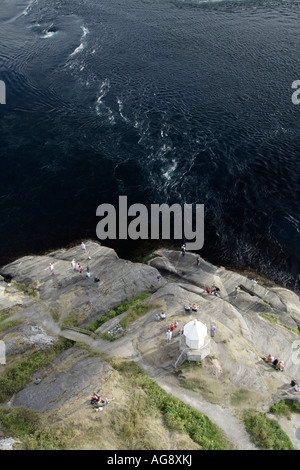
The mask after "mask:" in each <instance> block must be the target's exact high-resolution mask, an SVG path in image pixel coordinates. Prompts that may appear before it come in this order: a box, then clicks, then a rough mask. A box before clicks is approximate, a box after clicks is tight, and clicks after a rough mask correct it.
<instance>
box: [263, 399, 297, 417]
mask: <svg viewBox="0 0 300 470" xmlns="http://www.w3.org/2000/svg"><path fill="white" fill-rule="evenodd" d="M270 413H273V414H274V415H275V416H285V417H286V418H287V419H289V420H290V419H291V417H292V413H300V407H299V405H298V404H297V403H296V402H294V401H293V400H280V401H279V402H278V403H274V405H272V406H271V408H270Z"/></svg>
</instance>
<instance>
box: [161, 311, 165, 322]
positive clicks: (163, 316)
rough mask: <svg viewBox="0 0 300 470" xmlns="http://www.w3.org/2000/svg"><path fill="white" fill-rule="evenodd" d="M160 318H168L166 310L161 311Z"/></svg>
mask: <svg viewBox="0 0 300 470" xmlns="http://www.w3.org/2000/svg"><path fill="white" fill-rule="evenodd" d="M160 319H161V320H165V319H166V314H165V312H161V314H160Z"/></svg>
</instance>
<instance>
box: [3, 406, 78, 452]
mask: <svg viewBox="0 0 300 470" xmlns="http://www.w3.org/2000/svg"><path fill="white" fill-rule="evenodd" d="M0 424H1V429H2V431H4V432H5V434H6V435H7V436H14V439H15V440H20V441H21V443H22V444H21V448H22V450H67V449H68V445H69V442H70V439H71V437H72V430H71V429H68V430H66V429H55V430H54V429H52V428H51V427H50V426H49V425H47V424H46V422H45V421H44V419H43V417H42V416H41V415H40V414H39V413H37V412H35V411H33V410H29V409H27V408H24V407H17V408H6V407H0Z"/></svg>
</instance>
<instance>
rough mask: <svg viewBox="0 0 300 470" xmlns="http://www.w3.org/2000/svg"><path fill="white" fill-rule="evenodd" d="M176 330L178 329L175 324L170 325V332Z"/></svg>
mask: <svg viewBox="0 0 300 470" xmlns="http://www.w3.org/2000/svg"><path fill="white" fill-rule="evenodd" d="M175 328H176V327H175V325H174V323H172V324H171V325H170V330H171V331H174V330H175Z"/></svg>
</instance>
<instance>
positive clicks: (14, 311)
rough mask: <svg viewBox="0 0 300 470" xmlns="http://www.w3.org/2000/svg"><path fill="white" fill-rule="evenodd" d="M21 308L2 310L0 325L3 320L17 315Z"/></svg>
mask: <svg viewBox="0 0 300 470" xmlns="http://www.w3.org/2000/svg"><path fill="white" fill-rule="evenodd" d="M20 310H21V308H20V307H19V306H16V307H12V308H8V309H6V310H3V311H2V312H1V313H0V323H1V322H2V321H4V320H7V318H9V317H12V316H13V315H16V314H17V313H19V312H20Z"/></svg>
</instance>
